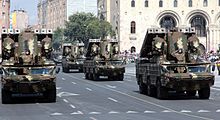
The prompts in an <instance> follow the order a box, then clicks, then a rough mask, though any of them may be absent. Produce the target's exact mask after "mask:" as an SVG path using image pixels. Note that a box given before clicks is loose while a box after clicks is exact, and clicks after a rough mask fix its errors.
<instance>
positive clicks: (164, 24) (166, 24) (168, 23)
mask: <svg viewBox="0 0 220 120" xmlns="http://www.w3.org/2000/svg"><path fill="white" fill-rule="evenodd" d="M160 27H161V28H166V29H168V30H171V29H173V28H174V27H176V22H175V20H174V18H173V17H172V16H165V17H163V18H162V19H161V21H160Z"/></svg>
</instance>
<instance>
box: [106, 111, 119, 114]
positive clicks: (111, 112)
mask: <svg viewBox="0 0 220 120" xmlns="http://www.w3.org/2000/svg"><path fill="white" fill-rule="evenodd" d="M118 113H119V112H116V111H110V112H108V114H118Z"/></svg>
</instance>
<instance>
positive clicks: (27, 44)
mask: <svg viewBox="0 0 220 120" xmlns="http://www.w3.org/2000/svg"><path fill="white" fill-rule="evenodd" d="M1 37H2V63H1V69H2V71H1V72H2V75H1V93H2V94H1V95H2V97H1V98H2V103H12V102H13V101H14V100H16V99H17V98H21V97H38V98H39V99H41V100H43V101H45V102H56V74H57V73H58V72H59V68H57V67H56V64H55V63H54V62H53V60H52V59H51V52H52V51H53V49H52V41H51V40H52V30H50V29H42V30H32V29H26V30H24V31H20V30H19V29H16V30H14V29H9V30H8V29H3V30H2V36H1Z"/></svg>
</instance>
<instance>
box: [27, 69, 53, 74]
mask: <svg viewBox="0 0 220 120" xmlns="http://www.w3.org/2000/svg"><path fill="white" fill-rule="evenodd" d="M49 72H50V69H48V68H41V69H31V74H37V75H38V74H49Z"/></svg>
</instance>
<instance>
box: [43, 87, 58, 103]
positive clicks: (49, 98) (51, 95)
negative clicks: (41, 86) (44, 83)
mask: <svg viewBox="0 0 220 120" xmlns="http://www.w3.org/2000/svg"><path fill="white" fill-rule="evenodd" d="M45 97H46V102H49V103H53V102H56V98H57V94H56V85H53V86H52V87H51V88H50V89H49V90H47V91H46V94H45Z"/></svg>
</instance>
